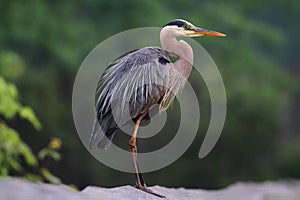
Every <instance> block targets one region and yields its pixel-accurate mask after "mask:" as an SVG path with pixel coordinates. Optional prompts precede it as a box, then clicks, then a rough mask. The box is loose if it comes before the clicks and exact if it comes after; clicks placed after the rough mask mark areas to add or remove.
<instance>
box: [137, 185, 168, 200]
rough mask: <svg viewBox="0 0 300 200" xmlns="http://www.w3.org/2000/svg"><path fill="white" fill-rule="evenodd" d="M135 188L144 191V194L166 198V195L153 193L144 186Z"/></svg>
mask: <svg viewBox="0 0 300 200" xmlns="http://www.w3.org/2000/svg"><path fill="white" fill-rule="evenodd" d="M135 188H137V189H139V190H142V191H144V192H147V193H149V194H152V195H155V196H157V197H160V198H166V197H165V196H164V195H161V194H157V193H155V192H153V191H152V190H150V189H149V188H147V187H145V186H142V185H135Z"/></svg>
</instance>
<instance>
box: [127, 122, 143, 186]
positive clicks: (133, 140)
mask: <svg viewBox="0 0 300 200" xmlns="http://www.w3.org/2000/svg"><path fill="white" fill-rule="evenodd" d="M140 123H141V118H139V119H138V120H137V121H136V123H135V126H134V130H133V134H132V136H131V138H130V140H129V147H130V150H131V153H132V159H133V165H134V170H135V179H136V186H144V187H146V185H145V182H144V179H143V176H142V174H141V173H140V172H139V165H138V156H137V147H136V137H137V132H138V129H139V126H140Z"/></svg>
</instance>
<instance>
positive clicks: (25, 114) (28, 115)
mask: <svg viewBox="0 0 300 200" xmlns="http://www.w3.org/2000/svg"><path fill="white" fill-rule="evenodd" d="M19 113H20V117H21V118H23V119H26V120H28V121H29V122H31V124H32V125H33V126H34V128H35V129H36V130H41V128H42V125H41V123H40V121H39V120H38V119H37V117H36V116H35V114H34V112H33V110H32V109H31V108H30V107H28V106H25V107H22V108H21V109H20V112H19Z"/></svg>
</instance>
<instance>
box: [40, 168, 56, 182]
mask: <svg viewBox="0 0 300 200" xmlns="http://www.w3.org/2000/svg"><path fill="white" fill-rule="evenodd" d="M41 174H42V175H43V177H44V178H45V179H46V180H47V181H49V182H50V183H53V184H60V183H61V180H60V179H59V178H57V177H56V176H54V175H53V174H52V173H51V172H50V171H49V170H48V169H46V168H41Z"/></svg>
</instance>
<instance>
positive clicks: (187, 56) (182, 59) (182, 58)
mask: <svg viewBox="0 0 300 200" xmlns="http://www.w3.org/2000/svg"><path fill="white" fill-rule="evenodd" d="M160 42H161V45H162V48H163V49H164V50H166V51H168V52H170V53H172V54H176V55H178V56H179V58H178V59H177V61H176V62H175V63H174V67H175V68H176V69H177V71H179V72H181V73H182V74H183V75H184V76H185V77H186V78H188V76H189V74H190V72H191V70H192V66H193V61H194V56H193V49H192V47H191V46H190V45H189V44H188V43H187V42H185V41H183V40H179V41H178V40H177V39H176V37H175V35H174V32H173V31H172V30H170V29H168V28H163V29H162V30H161V32H160Z"/></svg>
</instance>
